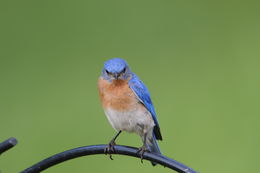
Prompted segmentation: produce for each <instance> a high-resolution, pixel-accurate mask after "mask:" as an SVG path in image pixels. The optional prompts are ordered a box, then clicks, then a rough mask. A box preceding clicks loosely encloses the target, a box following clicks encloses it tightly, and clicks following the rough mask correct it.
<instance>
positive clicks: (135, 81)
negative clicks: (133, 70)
mask: <svg viewBox="0 0 260 173" xmlns="http://www.w3.org/2000/svg"><path fill="white" fill-rule="evenodd" d="M128 84H129V86H130V88H131V89H132V90H133V92H134V93H135V94H136V95H137V97H138V98H139V101H140V102H141V103H142V104H143V105H144V106H145V107H146V109H147V110H148V111H149V112H150V113H151V115H152V117H153V120H154V123H155V126H154V131H153V132H154V134H155V137H156V139H158V140H162V135H161V132H160V126H159V123H158V121H157V118H156V113H155V110H154V107H153V103H152V100H151V98H150V94H149V91H148V89H147V88H146V86H145V85H144V83H143V82H142V81H141V80H140V79H139V78H138V77H137V76H136V75H135V74H132V78H131V79H130V80H129V81H128Z"/></svg>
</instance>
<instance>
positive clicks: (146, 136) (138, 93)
mask: <svg viewBox="0 0 260 173" xmlns="http://www.w3.org/2000/svg"><path fill="white" fill-rule="evenodd" d="M98 90H99V96H100V100H101V102H102V106H103V108H104V111H105V114H106V116H107V118H108V121H109V122H110V124H111V125H112V127H113V128H114V129H115V130H116V131H117V132H118V133H117V134H116V136H115V137H114V138H113V139H112V140H111V141H110V143H109V144H108V146H107V148H106V150H105V152H106V153H109V152H110V151H114V145H116V143H115V140H116V138H117V137H118V136H119V134H120V133H121V132H122V131H126V132H134V133H136V134H138V135H139V136H140V137H141V138H142V141H143V146H142V147H141V148H140V149H139V150H138V154H140V156H141V161H142V159H143V154H144V152H145V151H150V152H154V153H156V154H161V152H160V149H159V146H158V144H157V141H156V140H162V135H161V132H160V127H159V123H158V121H157V118H156V113H155V110H154V107H153V103H152V100H151V98H150V94H149V91H148V89H147V88H146V86H145V85H144V83H143V82H142V81H141V80H140V79H139V78H138V77H137V75H136V74H134V73H133V72H132V71H131V70H130V68H129V66H128V65H127V63H126V61H125V60H123V59H120V58H113V59H110V60H108V61H106V62H105V63H104V68H103V70H102V75H101V76H100V78H99V79H98ZM110 158H111V159H112V157H111V155H110ZM152 164H153V165H155V163H152Z"/></svg>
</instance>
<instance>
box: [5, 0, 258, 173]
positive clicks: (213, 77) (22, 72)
mask: <svg viewBox="0 0 260 173" xmlns="http://www.w3.org/2000/svg"><path fill="white" fill-rule="evenodd" d="M259 9H260V3H259V1H234V0H231V1H224V0H222V1H192V0H188V1H183V0H181V1H180V0H160V1H159V0H157V1H156V0H144V1H140V0H132V1H126V0H109V1H94V0H92V1H90V0H89V1H86V0H75V1H67V0H63V1H56V0H44V1H32V0H31V1H27V0H25V1H18V0H17V1H6V0H2V1H0V21H1V27H0V79H1V85H0V140H1V141H3V140H5V139H7V138H9V137H11V136H13V137H16V138H17V139H18V141H19V144H18V145H17V146H16V147H15V148H13V149H12V150H10V151H8V152H6V153H4V154H3V155H1V156H0V170H1V171H2V172H3V173H12V172H19V171H21V170H23V169H25V168H27V167H29V166H31V165H32V164H34V163H36V162H38V161H40V160H42V159H44V158H46V157H48V156H50V155H53V154H55V153H58V152H61V151H64V150H67V149H71V148H74V147H79V146H84V145H91V144H100V143H107V142H108V141H109V140H110V139H111V137H112V136H113V135H114V134H115V131H114V130H113V129H112V127H111V126H110V125H109V123H108V122H107V119H106V117H105V116H104V113H103V110H102V108H101V106H100V103H99V98H98V94H97V88H96V83H97V78H98V77H99V75H100V72H101V69H102V66H103V62H104V61H105V60H107V59H109V58H112V57H122V58H124V59H126V60H127V61H128V63H129V65H130V66H131V69H132V70H133V71H134V72H135V73H137V74H138V75H139V77H140V78H141V79H142V80H143V81H144V82H145V83H146V85H147V87H148V88H149V90H150V92H151V95H152V99H153V102H154V105H155V108H156V111H157V114H158V119H159V122H160V125H161V130H162V134H163V137H164V141H163V142H160V143H159V145H160V147H161V150H162V151H163V153H164V154H165V155H167V156H170V157H172V158H174V159H176V160H178V161H180V162H182V163H185V164H187V165H189V166H191V167H192V168H193V169H195V170H198V171H200V172H205V173H206V172H210V173H219V172H236V173H245V172H257V171H258V170H259V169H258V164H259V161H260V158H259V157H260V156H259V155H260V149H259V146H260V132H259V131H260V125H259V124H260V123H259V121H260V117H259V113H260V111H259V98H260V97H259V96H260V92H259V87H260V77H259V74H260V70H259V63H260V60H259V58H260V41H259V40H260V22H259V16H260V12H259ZM118 143H119V144H125V145H133V146H137V147H139V146H141V141H140V139H139V137H137V136H136V135H133V134H124V135H122V136H121V137H120V138H119V140H118ZM114 159H115V160H114V161H110V160H109V159H108V157H107V156H104V155H98V156H92V157H82V158H79V159H75V160H72V161H68V162H66V163H63V164H60V165H58V166H56V167H53V168H50V169H48V170H47V171H46V172H48V173H54V172H55V173H57V172H68V173H69V172H106V173H110V172H113V173H115V172H124V173H127V172H129V173H130V172H149V173H153V172H171V171H170V170H169V169H166V168H163V167H161V166H157V167H152V166H151V164H150V163H149V162H145V163H144V164H141V163H140V160H138V159H135V158H130V157H124V156H114Z"/></svg>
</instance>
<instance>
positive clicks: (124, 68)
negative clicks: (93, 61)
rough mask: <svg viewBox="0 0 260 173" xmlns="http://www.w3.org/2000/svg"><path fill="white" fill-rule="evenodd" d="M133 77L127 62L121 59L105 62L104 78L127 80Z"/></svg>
mask: <svg viewBox="0 0 260 173" xmlns="http://www.w3.org/2000/svg"><path fill="white" fill-rule="evenodd" d="M130 75H131V71H130V69H129V67H128V65H127V63H126V62H125V60H123V59H120V58H113V59H110V60H108V61H106V62H105V65H104V68H103V71H102V76H103V77H104V78H105V79H107V80H109V81H113V80H126V79H128V77H129V76H130Z"/></svg>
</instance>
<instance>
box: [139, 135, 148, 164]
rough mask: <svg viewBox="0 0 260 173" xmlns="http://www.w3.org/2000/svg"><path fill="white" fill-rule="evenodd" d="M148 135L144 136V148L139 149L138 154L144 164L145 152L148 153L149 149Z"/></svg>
mask: <svg viewBox="0 0 260 173" xmlns="http://www.w3.org/2000/svg"><path fill="white" fill-rule="evenodd" d="M146 138H147V133H145V134H144V143H143V146H142V147H140V148H139V150H138V151H137V154H140V157H141V162H142V163H143V156H144V152H146V151H148V149H147V146H146V145H147V144H146V142H147V139H146Z"/></svg>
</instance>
